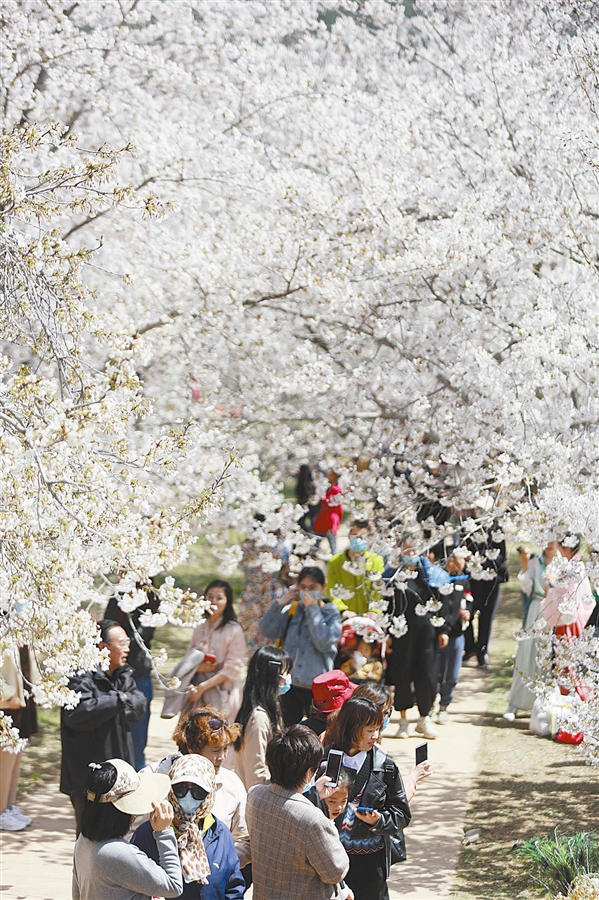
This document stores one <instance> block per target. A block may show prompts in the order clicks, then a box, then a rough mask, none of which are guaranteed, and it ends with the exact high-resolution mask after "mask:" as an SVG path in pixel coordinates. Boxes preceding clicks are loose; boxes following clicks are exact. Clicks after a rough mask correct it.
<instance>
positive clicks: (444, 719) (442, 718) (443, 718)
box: [437, 707, 449, 725]
mask: <svg viewBox="0 0 599 900" xmlns="http://www.w3.org/2000/svg"><path fill="white" fill-rule="evenodd" d="M448 722H449V713H448V712H447V710H446V709H444V708H443V707H441V709H440V710H439V714H438V716H437V725H447V723H448Z"/></svg>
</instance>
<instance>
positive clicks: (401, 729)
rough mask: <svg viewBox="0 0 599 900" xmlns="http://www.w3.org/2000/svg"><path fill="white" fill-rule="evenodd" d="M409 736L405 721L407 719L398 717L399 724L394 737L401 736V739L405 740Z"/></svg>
mask: <svg viewBox="0 0 599 900" xmlns="http://www.w3.org/2000/svg"><path fill="white" fill-rule="evenodd" d="M409 736H410V735H409V734H408V722H407V719H400V720H399V726H398V728H397V733H396V735H395V737H396V738H401V739H402V740H405V739H406V738H408V737H409Z"/></svg>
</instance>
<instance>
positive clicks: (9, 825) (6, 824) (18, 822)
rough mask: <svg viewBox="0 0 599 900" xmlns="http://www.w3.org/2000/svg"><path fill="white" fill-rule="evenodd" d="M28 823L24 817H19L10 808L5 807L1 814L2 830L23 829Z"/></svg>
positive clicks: (0, 823)
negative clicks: (24, 820)
mask: <svg viewBox="0 0 599 900" xmlns="http://www.w3.org/2000/svg"><path fill="white" fill-rule="evenodd" d="M24 828H27V824H26V823H25V822H23V820H22V819H17V817H16V816H15V815H13V813H11V811H10V809H5V810H4V812H3V813H2V814H1V815H0V831H23V829H24Z"/></svg>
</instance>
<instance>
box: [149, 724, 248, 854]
mask: <svg viewBox="0 0 599 900" xmlns="http://www.w3.org/2000/svg"><path fill="white" fill-rule="evenodd" d="M240 734H241V725H238V724H234V725H231V724H229V722H228V721H227V719H226V718H225V717H224V716H223V714H222V713H221V712H220V711H219V710H217V709H214V708H213V707H212V706H205V707H204V708H203V709H196V710H194V711H193V712H191V713H188V715H187V716H186V717H185V718H184V719H181V721H180V722H179V724H178V725H177V727H176V729H175V733H174V735H173V740H174V742H175V743H176V745H177V747H178V751H177V752H175V753H169V754H168V756H165V757H164V759H161V760H160V762H158V763H156V764H155V765H153V766H150V767H148V768H149V770H151V771H153V772H162V773H164V774H166V775H168V774H169V772H170V770H171V768H172V766H173V763H175V762H176V760H177V759H180V758H181V757H182V756H187V755H188V754H191V753H196V754H198V755H199V756H203V757H205V758H206V759H209V760H210V762H211V763H212V765H213V766H214V771H215V772H216V776H215V781H214V783H215V790H216V793H215V796H214V805H213V807H212V812H213V813H214V815H215V816H216V817H217V818H218V819H219V820H220V821H221V822H223V823H224V824H225V825H226V826H227V828H228V829H229V831H230V832H231V834H232V835H233V841H234V842H235V850H236V851H237V855H238V856H239V862H240V864H241V866H242V867H244V866H246V865H247V864H248V863H249V862H250V838H249V835H248V830H247V825H246V822H245V804H246V799H247V793H246V790H245V788H244V786H243V782H242V781H241V779H240V778H239V776H238V775H236V774H235V772H232V771H231V770H230V769H228V768H225V760H226V759H227V756H228V753H229V749H230V747H231V746H232V743H233V741H235V740H236V739H237V738H238V737H239V735H240Z"/></svg>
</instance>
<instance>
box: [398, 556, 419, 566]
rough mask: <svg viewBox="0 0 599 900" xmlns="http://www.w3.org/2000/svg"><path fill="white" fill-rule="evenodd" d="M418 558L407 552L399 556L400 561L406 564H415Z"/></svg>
mask: <svg viewBox="0 0 599 900" xmlns="http://www.w3.org/2000/svg"><path fill="white" fill-rule="evenodd" d="M418 559H419V557H418V556H408V555H407V554H404V555H403V556H402V558H401V561H402V562H403V563H404V564H405V565H406V566H415V565H416V563H417V562H418Z"/></svg>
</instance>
